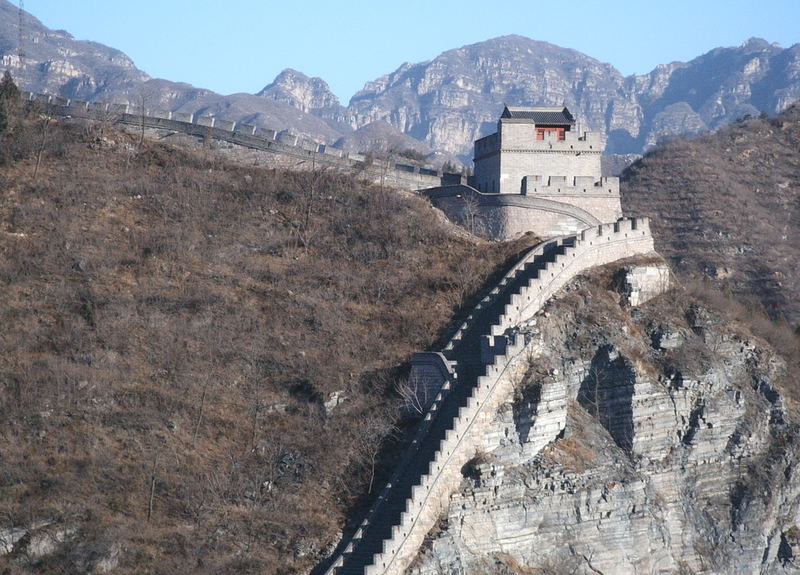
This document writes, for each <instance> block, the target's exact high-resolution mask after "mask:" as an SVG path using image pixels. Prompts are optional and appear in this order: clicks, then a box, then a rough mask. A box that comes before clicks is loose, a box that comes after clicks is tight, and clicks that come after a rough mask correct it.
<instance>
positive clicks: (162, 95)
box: [0, 0, 800, 162]
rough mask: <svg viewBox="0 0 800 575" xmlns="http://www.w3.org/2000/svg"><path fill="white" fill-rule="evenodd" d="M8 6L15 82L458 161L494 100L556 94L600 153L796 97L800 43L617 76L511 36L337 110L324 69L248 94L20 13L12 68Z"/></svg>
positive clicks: (488, 126)
mask: <svg viewBox="0 0 800 575" xmlns="http://www.w3.org/2000/svg"><path fill="white" fill-rule="evenodd" d="M17 16H18V12H17V8H16V6H14V5H13V4H11V3H10V2H8V1H7V0H0V17H2V20H0V55H2V64H3V66H4V67H6V68H8V69H10V70H11V71H12V74H14V76H15V78H17V80H18V83H19V84H20V86H21V87H22V88H24V89H28V90H33V91H42V92H48V93H53V94H59V95H62V96H65V97H69V98H79V99H86V100H106V101H116V102H125V101H127V102H137V103H141V102H142V101H145V103H146V105H147V107H150V108H159V107H160V108H164V109H170V110H173V111H181V112H191V113H202V114H217V115H220V116H224V117H225V118H226V119H230V120H236V121H246V122H249V123H254V124H257V125H260V126H262V127H267V128H271V129H277V130H285V129H288V130H291V131H294V132H297V133H299V134H303V135H305V136H308V137H311V138H314V139H318V140H320V141H324V142H327V143H332V142H335V141H337V140H339V139H340V138H343V137H346V136H347V135H348V134H349V133H350V132H352V131H353V130H356V129H359V128H361V127H363V126H365V125H367V124H369V123H370V122H375V121H382V122H386V123H387V124H389V125H391V126H393V127H394V128H395V129H396V130H397V131H398V132H399V133H401V134H405V135H406V136H411V137H413V138H415V139H417V140H420V141H422V142H424V143H425V144H426V145H427V146H428V147H429V148H430V149H433V150H437V151H439V152H446V153H451V154H457V155H459V156H460V157H461V158H462V160H465V161H467V162H468V161H469V159H470V158H471V151H472V142H473V140H475V139H476V138H478V137H480V136H483V135H485V134H488V133H491V131H492V130H493V129H494V127H495V122H496V120H497V117H498V115H499V113H500V111H501V110H502V106H503V104H504V103H513V104H518V105H525V104H529V105H532V104H542V105H561V104H566V105H567V106H569V107H570V109H571V110H573V112H575V114H576V116H577V117H578V119H579V123H580V126H579V127H580V128H582V129H587V130H595V131H601V132H604V133H605V134H607V137H608V146H607V152H608V153H612V154H630V153H641V152H642V151H643V150H645V149H647V148H649V147H651V146H652V145H653V144H655V143H656V142H657V141H658V140H659V139H662V138H664V137H671V136H675V135H680V134H697V133H702V132H704V131H708V130H714V129H717V128H719V127H720V126H723V125H726V124H728V123H730V122H731V121H733V120H735V119H737V118H740V117H743V116H746V115H748V114H749V115H753V116H756V115H758V114H760V113H761V112H762V111H763V112H768V113H777V112H779V111H781V110H783V109H785V108H786V107H788V106H789V105H790V104H791V103H792V102H795V101H797V100H798V99H800V45H794V46H792V47H790V48H786V49H783V48H781V47H779V46H777V45H775V44H770V43H768V42H767V41H765V40H761V39H750V40H748V41H746V42H745V43H743V44H742V45H741V46H738V47H732V48H716V49H714V50H711V51H710V52H708V53H706V54H704V55H701V56H699V57H697V58H695V59H693V60H691V61H690V62H672V63H669V64H663V65H659V66H657V67H656V68H655V69H653V70H652V71H651V72H649V73H648V74H643V75H631V76H627V77H625V76H623V75H622V74H621V73H620V72H619V71H618V70H617V69H616V68H615V67H614V66H613V65H611V64H608V63H603V62H600V61H598V60H596V59H594V58H591V57H590V56H588V55H585V54H582V53H581V52H578V51H576V50H572V49H568V48H561V47H559V46H555V45H553V44H548V43H546V42H539V41H536V40H531V39H529V38H525V37H522V36H513V35H512V36H503V37H499V38H494V39H491V40H487V41H485V42H479V43H476V44H471V45H468V46H463V47H461V48H456V49H453V50H448V51H446V52H443V53H442V54H440V55H438V56H436V57H435V58H433V59H432V60H429V61H426V62H419V63H404V64H403V65H401V66H400V67H398V68H397V69H396V70H394V71H393V72H391V73H389V74H386V75H384V76H381V77H379V78H377V79H375V80H373V81H370V82H367V83H366V84H365V86H364V88H363V89H362V90H360V91H359V92H357V93H356V94H355V95H354V96H353V97H352V98H351V100H350V102H349V104H348V106H343V105H342V104H341V102H340V101H339V99H338V98H337V97H336V96H335V95H334V94H333V93H332V92H331V90H330V88H329V86H328V84H327V83H326V82H325V81H324V80H323V79H321V78H312V77H308V76H306V75H305V74H303V73H301V72H298V71H296V70H292V69H286V70H284V71H282V72H281V73H280V74H279V75H278V76H277V77H276V78H275V80H273V81H272V82H271V83H269V84H267V85H266V86H265V87H264V88H263V89H262V90H261V91H259V92H258V93H257V94H254V95H251V94H231V95H220V94H217V93H215V92H212V91H210V90H203V89H200V88H195V87H193V86H190V85H188V84H184V83H178V82H171V81H168V80H161V79H159V80H156V79H152V78H150V77H149V76H148V75H147V74H146V73H144V72H142V71H141V70H138V69H137V68H136V66H135V65H134V63H133V61H132V60H131V59H130V58H128V57H127V56H126V55H125V54H123V53H122V52H120V51H118V50H114V49H112V48H108V47H106V46H103V45H102V44H97V43H93V42H82V41H76V40H74V39H73V38H72V36H70V35H69V34H67V33H66V32H63V31H52V30H49V29H48V28H46V27H45V26H43V25H42V24H41V22H39V21H38V20H36V19H35V18H34V17H32V16H30V15H28V16H27V17H26V22H27V31H26V34H27V36H28V41H27V43H26V46H25V47H26V52H27V58H26V64H25V66H24V67H22V68H21V67H20V66H19V59H18V57H17V55H16V45H17V37H18V28H17V25H18V18H17ZM381 131H382V132H385V131H386V130H385V129H382V130H381ZM398 136H400V134H395V135H394V136H392V139H397V137H398ZM345 139H346V138H345Z"/></svg>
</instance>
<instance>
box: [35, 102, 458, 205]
mask: <svg viewBox="0 0 800 575" xmlns="http://www.w3.org/2000/svg"><path fill="white" fill-rule="evenodd" d="M21 97H22V100H23V101H24V102H28V103H32V104H36V105H40V106H42V107H44V108H46V109H47V111H48V112H49V113H51V114H53V115H54V116H61V117H75V118H86V119H90V120H97V121H108V122H110V123H112V124H115V123H119V124H125V125H130V126H143V127H145V128H150V129H161V130H169V131H173V132H180V133H183V134H187V135H190V136H195V137H198V138H213V139H216V140H222V141H225V142H230V143H232V144H236V145H238V146H243V147H245V148H250V149H253V150H260V151H265V152H270V153H271V154H274V155H275V162H271V161H268V162H267V163H268V164H270V165H273V166H274V167H284V168H289V167H292V168H295V169H313V167H316V168H319V169H323V168H334V169H341V170H347V171H352V172H356V173H359V174H361V175H362V176H364V177H365V179H367V180H369V181H372V182H374V183H377V184H386V185H391V186H397V187H399V188H403V189H407V190H412V191H416V190H419V189H422V188H430V187H433V186H439V185H447V184H458V183H464V182H465V181H466V177H465V176H462V175H461V174H454V173H447V172H441V171H437V170H434V169H432V168H425V167H420V166H412V165H410V164H402V163H396V162H391V161H382V160H372V161H369V160H368V158H367V157H366V156H364V155H363V154H349V153H347V152H344V151H343V150H340V149H338V148H332V147H330V146H327V145H325V144H319V143H317V142H314V141H312V140H308V139H306V138H302V137H300V136H296V135H294V134H290V133H288V132H276V131H275V130H264V129H261V128H258V127H257V126H254V125H252V124H244V123H239V122H231V121H229V120H222V119H220V118H217V117H215V116H195V115H193V114H186V113H179V112H170V111H167V110H144V113H142V109H141V108H139V107H136V106H131V105H129V104H108V103H105V102H84V101H81V100H70V99H67V98H61V97H59V96H52V95H49V94H36V93H33V92H21ZM287 160H289V161H288V162H287Z"/></svg>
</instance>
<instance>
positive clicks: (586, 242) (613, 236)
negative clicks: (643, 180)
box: [23, 92, 654, 575]
mask: <svg viewBox="0 0 800 575" xmlns="http://www.w3.org/2000/svg"><path fill="white" fill-rule="evenodd" d="M23 99H24V100H26V101H28V102H31V103H35V104H36V105H40V106H42V107H43V108H45V109H46V110H47V111H48V112H49V113H51V114H53V115H57V116H62V117H78V118H86V119H93V120H101V121H105V120H107V119H108V118H112V121H113V123H120V124H126V125H129V126H138V127H142V128H147V129H155V130H164V131H172V132H176V133H182V134H187V135H189V136H193V137H197V138H213V139H217V140H221V141H224V142H229V143H231V144H235V145H238V146H242V147H245V148H249V149H252V150H259V151H263V152H267V153H268V154H271V156H269V157H270V158H271V159H273V160H274V161H272V162H270V161H267V162H265V163H266V164H267V165H268V166H271V167H272V166H280V167H291V166H296V165H301V164H302V165H304V167H305V168H308V164H309V163H310V164H311V165H316V166H320V167H329V168H334V169H341V170H347V171H353V172H356V173H359V174H360V175H362V177H364V178H365V179H369V180H372V181H376V182H381V183H385V184H387V185H394V186H397V187H400V188H404V189H409V190H414V191H417V190H421V189H423V188H434V187H440V188H439V189H438V190H428V191H427V195H428V196H429V197H430V199H431V200H433V201H434V202H435V201H436V200H439V201H445V202H451V203H452V202H456V203H455V204H453V205H452V206H450V207H451V211H453V212H456V211H459V210H463V209H464V208H463V206H462V204H464V205H468V203H469V202H466V203H465V201H464V198H467V199H469V198H470V197H471V196H476V197H477V200H480V203H481V204H482V205H483V204H485V205H486V206H488V207H489V208H492V207H494V205H495V204H497V206H499V207H500V208H502V209H506V208H508V207H509V206H511V207H514V206H517V204H520V205H519V206H518V207H521V208H524V209H525V210H530V215H529V214H528V213H527V211H526V212H523V216H524V217H523V216H519V217H517V220H519V221H517V222H511V224H509V223H508V222H506V221H505V220H503V219H502V218H499V219H498V220H497V221H498V222H499V223H497V224H496V225H495V227H497V228H498V229H497V230H490V231H491V232H492V235H493V236H495V237H503V236H510V235H511V233H510V232H508V230H506V229H505V228H506V227H509V225H510V226H511V227H510V228H509V229H510V230H512V231H514V232H515V233H516V231H517V228H520V226H521V227H522V228H524V227H525V226H527V225H528V223H529V222H528V221H527V220H528V219H529V218H530V217H534V216H535V217H541V215H542V214H548V213H554V214H559V213H561V214H562V215H563V216H566V217H567V218H568V219H567V220H564V221H561V220H553V222H552V223H548V226H549V227H550V228H552V229H560V228H561V227H564V226H565V225H568V226H575V225H577V226H579V227H581V228H585V229H582V231H580V232H578V233H577V234H575V233H572V234H569V235H561V236H559V237H555V238H551V239H548V240H546V241H544V242H542V243H540V244H538V245H537V246H535V247H534V248H532V249H531V250H529V251H528V252H527V253H526V254H525V255H524V256H523V257H522V258H521V259H520V261H519V262H517V264H516V265H515V266H514V267H513V268H512V269H511V270H510V271H509V272H508V273H507V274H506V275H505V276H504V277H503V279H502V280H501V281H500V282H499V283H498V284H497V286H495V287H494V289H492V291H491V292H490V293H489V294H488V295H487V296H486V297H485V298H484V299H483V300H482V301H481V302H480V303H479V304H478V305H477V306H476V307H475V309H474V310H473V311H472V313H471V314H470V315H469V317H468V318H467V320H466V321H465V322H464V323H463V324H462V325H461V326H460V327H459V328H458V330H457V331H456V332H455V334H454V335H453V336H452V338H451V339H450V340H449V342H448V343H447V344H446V345H445V347H444V348H443V349H442V350H441V351H439V352H422V353H417V354H415V355H414V358H413V360H412V368H411V375H410V381H414V382H415V389H416V390H417V391H419V388H417V387H416V386H417V385H421V388H422V395H424V396H425V398H429V399H427V400H425V401H423V407H424V410H423V411H424V416H423V418H422V421H421V423H420V424H419V427H418V429H417V431H416V435H415V437H414V439H413V441H412V442H411V444H410V446H409V448H408V449H407V451H406V453H405V454H404V455H403V457H402V459H401V462H400V464H399V465H398V467H397V469H396V470H395V471H394V473H393V475H392V477H391V479H390V481H389V482H388V483H387V485H386V486H385V487H384V488H383V489H382V491H381V492H380V494H379V496H378V498H377V499H376V500H375V502H374V503H373V505H372V507H371V508H370V509H369V511H368V512H367V514H366V516H365V517H364V519H363V521H362V522H361V523H360V524H359V525H358V527H357V529H356V530H355V532H354V533H353V534H352V535H351V536H349V537H348V538H346V539H344V540H343V541H342V543H341V544H340V546H339V548H338V549H337V551H336V553H335V554H334V555H333V556H332V557H331V558H330V559H329V560H328V561H327V562H326V566H324V567H323V566H320V567H321V568H323V569H325V570H324V573H325V575H347V574H359V575H362V574H363V575H377V574H383V575H395V574H397V575H399V574H400V573H403V572H404V570H405V569H406V568H407V567H408V566H409V565H410V564H411V562H412V561H413V559H414V558H415V556H416V555H417V553H418V552H419V548H420V546H421V545H422V542H423V540H424V538H425V536H426V535H427V534H428V532H429V531H430V530H431V528H432V527H433V526H434V524H435V523H436V521H437V519H438V518H439V517H440V516H441V514H442V512H443V510H444V509H445V507H446V505H447V502H448V500H449V498H450V497H451V495H452V494H453V493H454V492H455V491H456V490H457V488H458V486H459V484H460V483H461V479H462V468H463V466H464V465H465V464H466V463H467V462H468V461H469V460H470V459H472V458H473V457H474V455H475V452H476V449H477V446H479V445H481V441H482V438H483V436H484V434H485V433H486V432H487V430H488V428H489V426H490V424H491V421H492V418H493V417H494V415H495V413H496V411H497V410H498V408H499V407H500V405H501V404H502V403H503V402H505V401H507V400H508V398H509V397H510V395H511V394H513V391H514V387H515V384H516V383H517V382H519V381H520V378H521V376H522V375H523V374H524V371H525V370H526V369H527V368H528V366H529V361H530V358H529V357H528V356H529V354H528V352H527V350H528V342H527V341H526V339H525V336H524V335H523V334H521V333H518V326H520V324H522V323H523V322H525V321H527V320H528V319H531V318H532V317H533V316H534V315H535V314H536V313H537V312H539V311H540V310H541V309H542V308H543V306H544V305H545V303H546V302H547V301H548V300H549V299H550V298H551V297H552V296H553V295H554V294H555V293H556V292H557V291H558V290H560V289H561V288H562V287H564V286H565V285H566V284H567V283H568V282H570V281H571V280H572V279H573V278H575V276H577V275H578V274H580V273H582V272H584V271H586V270H588V269H590V268H592V267H595V266H599V265H604V264H607V263H611V262H614V261H618V260H621V259H625V258H629V257H632V256H636V255H645V254H650V253H653V252H654V247H653V237H652V235H651V233H650V225H649V220H648V219H647V218H637V219H620V220H619V221H616V222H615V223H599V220H598V219H597V218H596V217H595V216H594V215H592V214H591V213H588V212H586V211H585V210H583V209H581V208H579V207H577V206H574V205H570V204H569V203H558V202H553V201H552V200H548V199H547V198H535V197H532V196H528V195H527V193H526V192H528V190H526V189H524V186H525V184H530V183H531V181H526V180H523V193H522V194H521V195H511V194H487V193H482V192H480V191H479V190H476V189H474V188H470V187H468V186H466V178H465V177H464V176H462V175H461V174H446V173H444V174H443V173H441V172H437V171H435V170H432V169H427V168H421V167H415V166H411V165H406V164H398V163H393V162H380V163H377V164H376V163H374V162H373V163H370V162H369V161H368V159H367V158H366V157H365V156H363V155H360V154H346V153H343V152H342V151H341V150H338V149H335V148H330V147H328V146H325V145H321V144H318V143H316V142H312V141H309V140H305V139H302V138H299V137H298V136H295V135H291V134H287V133H277V132H275V131H273V130H260V129H258V128H256V127H255V126H252V125H248V124H237V123H234V122H229V121H225V120H220V119H218V118H214V117H210V116H198V117H194V116H193V115H191V114H176V113H171V112H161V111H156V112H150V111H144V112H143V111H142V110H141V109H134V108H133V107H131V106H128V105H117V104H105V103H87V102H81V101H74V100H67V99H64V98H58V97H55V96H49V95H42V94H33V93H30V92H24V93H23ZM32 105H33V104H32ZM287 160H288V161H287ZM309 160H310V161H311V162H309ZM598 165H599V164H598ZM574 182H575V183H574V186H577V185H578V183H582V182H579V181H578V180H577V179H575V180H574ZM600 182H601V184H602V186H601V187H603V188H605V184H606V180H605V179H602V180H600ZM564 184H567V185H568V187H569V182H566V181H565V182H564V183H562V184H559V185H561V186H563V185H564ZM551 187H552V186H551ZM442 188H444V189H442ZM587 188H588V186H587ZM533 191H534V192H536V191H537V190H535V189H534V190H533ZM566 191H569V190H566ZM609 191H611V190H609ZM558 192H559V193H561V192H562V190H561V189H558ZM585 193H587V190H586V189H584V190H583V192H582V193H581V195H583V194H585ZM605 194H606V192H602V195H603V196H605ZM589 195H598V196H599V195H601V194H598V193H594V191H592V194H589ZM614 197H615V198H617V200H616V201H617V202H618V195H615V196H614ZM612 199H613V198H612ZM548 201H550V203H552V204H555V203H558V206H557V207H556V208H554V207H553V206H551V205H550V204H547V202H548ZM536 202H538V203H536ZM539 203H544V204H546V205H544V204H543V206H539ZM538 208H543V209H541V210H540V209H538ZM498 213H499V212H498ZM537 214H538V215H537ZM492 216H494V214H492ZM505 219H506V220H509V218H508V216H505ZM509 221H510V220H509ZM486 222H487V223H488V224H490V225H493V224H492V219H491V218H487V219H486ZM565 222H566V224H565ZM520 229H521V228H520ZM573 229H574V228H573ZM562 233H564V232H562Z"/></svg>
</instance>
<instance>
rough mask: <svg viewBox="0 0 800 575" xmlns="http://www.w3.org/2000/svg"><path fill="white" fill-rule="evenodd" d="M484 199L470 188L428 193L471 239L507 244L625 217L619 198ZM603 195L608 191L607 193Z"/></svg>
mask: <svg viewBox="0 0 800 575" xmlns="http://www.w3.org/2000/svg"><path fill="white" fill-rule="evenodd" d="M592 190H593V192H592V193H587V194H585V195H584V194H583V193H582V192H581V193H579V194H577V193H576V194H570V193H567V192H558V191H557V190H556V189H554V190H553V191H554V193H553V194H545V193H536V194H529V195H523V194H483V193H481V192H479V191H478V190H475V189H474V188H471V187H469V186H465V185H459V186H446V187H439V188H432V189H430V190H425V191H424V193H425V195H426V196H427V197H428V198H429V199H430V200H431V201H432V202H433V204H434V205H435V206H436V207H438V208H439V209H441V210H442V211H444V212H445V214H447V217H449V218H450V219H451V220H452V221H454V222H456V223H458V224H460V225H462V226H463V227H465V228H466V229H467V230H469V231H470V232H472V233H477V234H483V235H486V236H489V237H491V238H493V239H498V240H508V239H513V238H516V237H519V236H521V235H523V234H525V233H527V232H533V233H534V234H536V235H538V236H540V237H554V236H560V235H565V234H573V233H578V232H579V231H580V230H583V229H585V228H588V227H590V226H596V225H598V224H600V223H601V222H613V221H616V220H617V219H619V218H620V217H621V216H622V208H621V205H620V198H619V195H618V194H613V193H610V194H607V193H606V192H602V193H598V192H597V190H598V188H593V189H592ZM601 190H605V188H602V189H601Z"/></svg>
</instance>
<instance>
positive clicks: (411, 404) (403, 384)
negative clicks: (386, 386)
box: [395, 371, 431, 415]
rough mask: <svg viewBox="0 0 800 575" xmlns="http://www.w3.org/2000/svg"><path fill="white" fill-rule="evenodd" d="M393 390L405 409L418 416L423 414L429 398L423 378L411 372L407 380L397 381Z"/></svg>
mask: <svg viewBox="0 0 800 575" xmlns="http://www.w3.org/2000/svg"><path fill="white" fill-rule="evenodd" d="M395 390H396V391H397V394H398V395H399V396H400V398H401V399H402V400H403V404H404V406H405V407H406V408H407V409H410V410H411V411H414V412H416V413H418V414H420V415H421V414H423V413H425V409H426V408H427V406H428V403H429V401H430V399H431V398H430V388H429V386H428V385H426V381H425V379H424V378H423V377H421V376H420V375H419V374H415V373H414V372H413V371H412V372H411V375H409V377H408V379H407V380H399V381H398V382H397V383H396V384H395Z"/></svg>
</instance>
